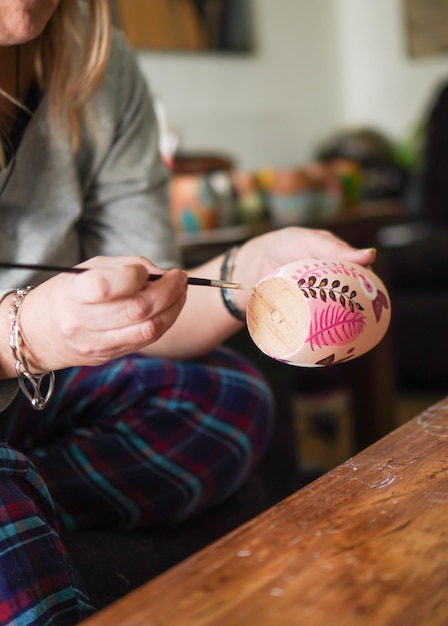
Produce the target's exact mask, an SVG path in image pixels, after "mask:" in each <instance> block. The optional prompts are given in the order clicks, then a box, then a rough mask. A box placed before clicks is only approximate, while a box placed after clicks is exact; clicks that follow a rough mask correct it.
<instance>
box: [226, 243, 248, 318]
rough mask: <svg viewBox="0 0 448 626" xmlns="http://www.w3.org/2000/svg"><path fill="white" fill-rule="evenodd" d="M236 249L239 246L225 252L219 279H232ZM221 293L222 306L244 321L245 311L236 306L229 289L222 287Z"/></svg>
mask: <svg viewBox="0 0 448 626" xmlns="http://www.w3.org/2000/svg"><path fill="white" fill-rule="evenodd" d="M238 250H239V247H238V246H234V247H233V248H230V249H229V250H228V251H227V252H226V255H225V257H224V261H223V262H222V266H221V280H225V281H231V280H232V273H233V268H234V264H233V262H234V259H235V255H236V253H237V252H238ZM221 295H222V299H223V302H224V306H225V307H226V309H227V310H228V312H229V313H230V314H231V315H232V316H233V317H235V318H236V319H237V320H239V321H240V322H245V321H246V313H245V312H244V311H242V310H241V309H240V308H239V307H237V306H236V304H235V302H234V301H233V299H232V296H231V294H230V289H228V288H227V287H222V288H221Z"/></svg>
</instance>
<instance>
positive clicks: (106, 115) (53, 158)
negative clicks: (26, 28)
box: [0, 32, 180, 410]
mask: <svg viewBox="0 0 448 626" xmlns="http://www.w3.org/2000/svg"><path fill="white" fill-rule="evenodd" d="M90 119H91V120H93V123H92V124H91V125H90V126H86V127H85V128H84V129H83V134H82V138H81V145H80V148H79V149H78V151H77V152H76V154H73V152H72V151H71V149H70V146H69V144H68V142H67V140H66V138H65V137H63V136H61V133H59V132H58V130H57V129H56V128H55V127H54V126H52V125H51V124H50V123H49V119H48V115H47V99H46V97H45V96H44V97H43V99H42V100H41V102H40V104H39V106H38V108H37V110H36V112H35V114H34V116H33V118H32V119H31V120H30V122H29V123H28V125H27V127H26V130H25V132H24V135H23V137H22V139H21V142H20V145H19V147H18V149H17V151H16V154H15V155H14V157H13V158H12V159H11V161H10V162H9V164H8V166H7V167H6V168H5V169H4V170H2V171H0V260H1V261H8V262H20V263H51V264H59V265H74V264H76V263H78V262H80V261H81V260H84V259H87V258H90V257H92V256H96V255H99V254H100V255H144V256H146V257H148V258H149V259H151V261H153V262H154V263H156V264H158V265H160V266H161V267H164V268H168V267H173V266H176V265H177V266H178V265H179V264H180V260H179V253H178V250H177V246H176V242H175V237H174V234H173V231H172V228H171V225H170V220H169V213H168V208H169V204H168V195H167V190H168V184H167V183H168V172H167V170H166V169H165V167H164V166H163V164H162V162H161V160H160V155H159V149H158V129H157V124H156V119H155V115H154V111H153V108H152V103H151V100H150V97H149V94H148V89H147V85H146V82H145V80H144V78H143V77H142V75H141V73H140V71H139V69H138V65H137V62H136V59H135V56H134V53H133V51H132V50H131V49H130V47H129V46H128V45H127V43H126V42H125V40H124V38H123V37H122V35H121V34H119V33H117V32H115V33H114V35H113V39H112V49H111V56H110V60H109V64H108V67H107V70H106V73H105V76H104V79H103V81H102V84H101V85H100V87H99V88H98V90H97V91H96V92H95V94H94V96H93V97H92V99H91V107H90ZM48 278H49V275H48V274H46V275H43V274H41V275H39V274H33V273H32V272H24V271H17V270H0V298H3V297H4V295H5V294H6V293H8V292H10V291H11V290H12V289H15V288H17V287H20V286H25V285H29V284H32V285H36V284H38V283H39V282H42V281H43V280H46V279H48ZM12 386H14V388H15V381H3V382H2V384H0V410H2V409H3V408H5V406H7V404H8V403H9V402H10V401H11V394H12V393H13V389H12Z"/></svg>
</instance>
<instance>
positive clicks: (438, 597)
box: [85, 399, 448, 626]
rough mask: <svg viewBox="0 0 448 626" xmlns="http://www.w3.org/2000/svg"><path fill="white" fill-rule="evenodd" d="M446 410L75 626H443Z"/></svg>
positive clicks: (447, 577) (421, 419)
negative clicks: (258, 625) (333, 625)
mask: <svg viewBox="0 0 448 626" xmlns="http://www.w3.org/2000/svg"><path fill="white" fill-rule="evenodd" d="M447 516H448V399H445V400H443V401H442V402H440V403H438V404H436V405H434V406H432V407H430V408H428V409H427V410H426V411H424V412H423V413H422V414H420V415H418V416H417V417H415V418H414V419H413V420H411V421H410V422H408V423H407V424H405V425H404V426H402V427H400V428H399V429H397V430H395V431H393V432H392V433H390V434H389V435H387V436H386V437H385V438H383V439H382V440H380V441H378V442H377V443H375V444H374V445H372V446H371V447H369V448H367V449H365V450H364V451H362V452H361V453H360V454H358V455H357V456H355V457H353V458H351V459H349V460H348V461H346V462H345V463H343V464H342V465H340V466H339V467H337V468H336V469H334V470H332V471H331V472H329V473H328V474H326V475H325V476H323V477H321V478H320V479H318V480H316V481H315V482H313V483H311V484H310V485H308V486H306V487H305V488H303V489H302V490H300V491H298V492H297V493H295V494H293V495H292V496H290V497H288V498H287V499H285V500H284V501H282V502H281V503H279V504H277V505H275V506H274V507H272V508H271V509H269V510H268V511H265V512H264V513H262V514H261V515H260V516H258V517H257V518H256V519H254V520H252V521H249V522H248V523H246V524H244V525H243V526H241V527H240V528H238V529H237V530H235V531H233V532H232V533H230V534H228V535H227V536H225V537H223V538H221V539H219V540H218V541H217V542H215V543H213V544H211V545H210V546H208V547H206V548H205V549H203V550H201V551H200V552H199V553H197V554H196V555H194V556H192V557H190V558H189V559H187V560H185V561H184V562H182V563H181V564H180V565H177V566H176V567H174V568H172V569H171V570H169V571H167V572H165V573H164V574H162V575H161V576H159V577H157V578H156V579H154V580H153V581H151V582H149V583H147V584H146V585H144V586H143V587H141V588H140V589H138V590H137V591H134V592H133V593H131V594H129V595H128V596H127V597H125V598H124V599H122V600H120V601H119V602H117V603H115V604H114V605H112V606H111V607H109V608H107V609H105V610H104V611H102V612H100V613H98V614H96V615H95V616H93V617H92V618H90V619H89V620H87V621H86V622H85V626H140V625H141V626H152V625H154V626H155V625H157V626H164V625H166V626H172V625H173V624H176V626H187V625H189V626H193V625H194V626H209V625H210V626H211V625H213V626H229V625H230V624H231V625H232V626H239V625H244V626H246V625H247V624H263V625H266V624H275V625H279V624H281V625H282V626H290V625H291V626H296V625H297V624H308V625H310V626H328V625H329V624H337V625H339V624H340V625H344V626H351V625H353V626H355V625H356V626H358V625H359V624H363V626H378V625H379V624H381V626H401V625H402V624H406V625H407V626H427V625H428V624H430V625H431V626H445V625H446V624H447V623H448V594H447V593H446V588H447V585H448V541H447V530H446V519H447Z"/></svg>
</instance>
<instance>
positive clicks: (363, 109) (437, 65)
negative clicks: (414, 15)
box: [330, 0, 448, 138]
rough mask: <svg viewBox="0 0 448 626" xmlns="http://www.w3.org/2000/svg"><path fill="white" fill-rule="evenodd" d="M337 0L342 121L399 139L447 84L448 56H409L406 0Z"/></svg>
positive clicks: (422, 114) (424, 112)
mask: <svg viewBox="0 0 448 626" xmlns="http://www.w3.org/2000/svg"><path fill="white" fill-rule="evenodd" d="M331 1H333V0H330V2H331ZM336 2H337V4H338V35H339V53H340V62H341V76H342V81H341V85H340V88H341V92H342V94H341V96H342V99H343V111H344V115H343V119H342V120H341V121H342V122H343V123H346V124H370V125H375V126H376V127H379V128H380V129H382V130H384V131H385V132H387V133H389V134H390V135H391V136H392V137H395V138H400V137H402V136H403V135H404V134H405V133H406V132H407V131H408V130H409V128H410V127H411V126H412V125H413V124H415V123H416V122H418V121H419V120H420V119H421V118H422V116H424V115H425V114H426V112H427V109H428V106H429V103H430V102H432V100H433V97H434V91H435V90H436V89H437V88H438V85H439V83H440V82H441V81H443V80H446V81H447V82H448V56H447V55H439V56H429V57H418V58H412V57H410V56H409V55H408V54H407V52H406V38H405V28H404V21H405V19H404V13H403V3H402V0H336ZM447 29H448V24H447Z"/></svg>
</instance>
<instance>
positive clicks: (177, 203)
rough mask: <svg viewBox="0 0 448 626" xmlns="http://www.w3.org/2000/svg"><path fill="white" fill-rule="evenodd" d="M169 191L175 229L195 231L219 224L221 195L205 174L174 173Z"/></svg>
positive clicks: (171, 215)
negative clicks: (219, 195)
mask: <svg viewBox="0 0 448 626" xmlns="http://www.w3.org/2000/svg"><path fill="white" fill-rule="evenodd" d="M170 193H171V204H170V217H171V221H172V223H173V226H174V228H175V229H176V230H180V231H187V232H195V231H198V230H209V229H212V228H216V227H217V226H218V223H219V217H220V211H219V197H218V195H217V193H216V192H215V191H214V189H213V187H212V185H211V184H210V181H209V179H208V177H207V176H206V175H204V174H178V175H175V176H173V178H172V179H171V186H170Z"/></svg>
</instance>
